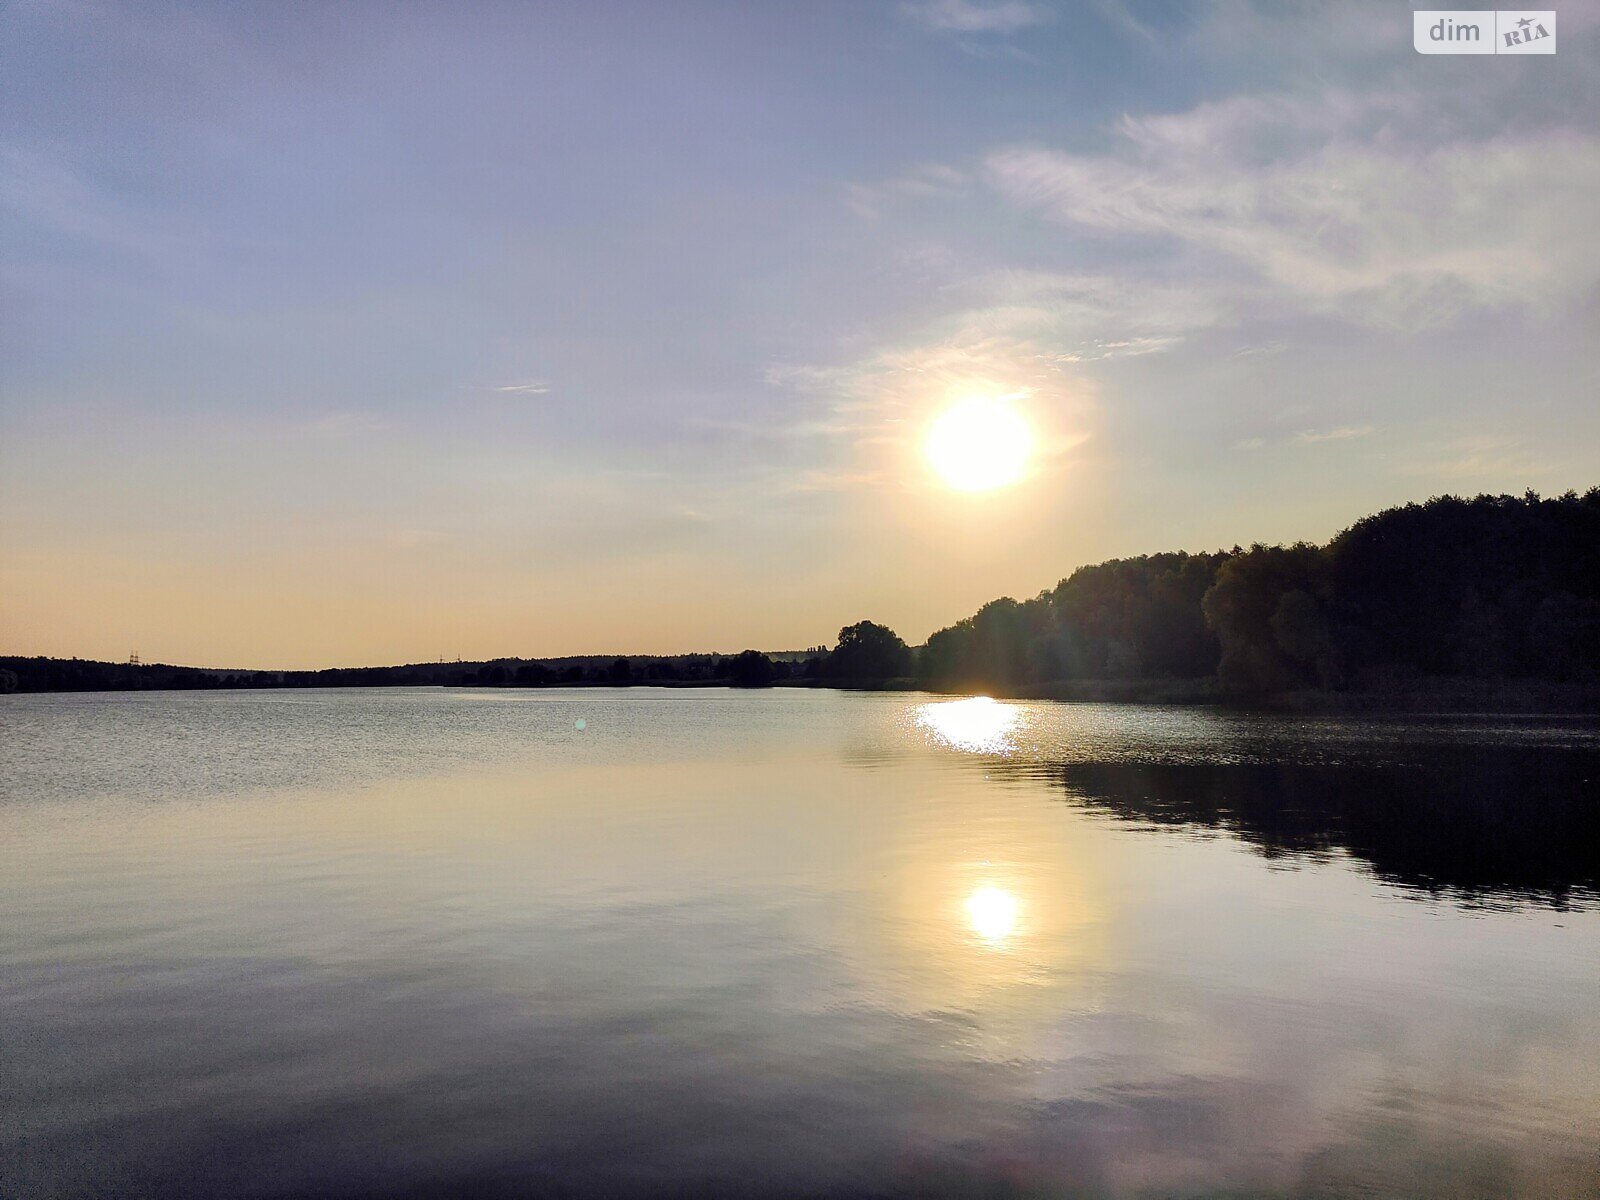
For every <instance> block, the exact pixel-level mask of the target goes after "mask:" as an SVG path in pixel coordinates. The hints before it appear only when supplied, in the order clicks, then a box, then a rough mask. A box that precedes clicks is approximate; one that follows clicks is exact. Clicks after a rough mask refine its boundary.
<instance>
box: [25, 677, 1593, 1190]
mask: <svg viewBox="0 0 1600 1200" xmlns="http://www.w3.org/2000/svg"><path fill="white" fill-rule="evenodd" d="M1597 781H1600V730H1597V728H1596V727H1595V726H1594V725H1593V724H1592V723H1589V722H1584V721H1575V720H1560V719H1548V720H1541V719H1537V718H1517V719H1510V718H1505V719H1501V718H1493V717H1473V718H1450V717H1414V718H1406V719H1388V720H1381V719H1365V718H1361V719H1357V718H1342V719H1341V718H1315V719H1313V718H1304V717H1281V716H1262V715H1250V714H1235V713H1227V712H1222V711H1218V710H1213V709H1194V708H1163V707H1152V706H1130V705H1096V704H1055V703H1049V702H1036V701H1019V702H1015V703H1012V702H1000V701H992V700H986V699H983V698H972V699H950V698H946V697H933V696H927V695H922V694H912V693H876V694H851V693H840V692H809V691H780V692H755V693H750V692H733V691H718V690H700V691H661V692H654V691H648V690H634V691H627V692H619V691H614V690H597V691H584V690H565V691H562V692H560V693H559V694H557V693H549V692H510V693H508V692H504V691H484V692H472V691H459V690H453V691H448V692H446V691H439V690H430V689H417V690H405V689H394V690H384V691H370V692H364V691H354V690H352V691H304V692H294V693H278V692H240V693H231V692H206V693H167V694H148V693H147V694H138V693H135V694H119V695H107V694H99V695H89V694H85V695H44V696H9V697H0V1196H5V1197H17V1198H29V1200H31V1198H34V1197H169V1196H172V1197H201V1196H241V1197H288V1196H329V1197H376V1196H402V1197H423V1196H429V1197H434V1196H437V1197H446V1196H450V1197H454V1196H491V1197H501V1196H504V1197H512V1196H572V1197H590V1196H596V1197H598V1196H624V1197H631V1196H647V1195H648V1196H660V1195H666V1196H703V1195H742V1196H772V1197H790V1196H795V1197H798V1196H928V1195H934V1196H938V1195H948V1196H969V1195H979V1196H991V1197H992V1196H1075V1197H1102V1196H1103V1197H1178V1196H1182V1197H1222V1196H1229V1197H1238V1196H1284V1197H1289V1196H1295V1197H1301V1196H1303V1197H1312V1196H1316V1197H1343V1196H1409V1197H1463V1196H1531V1197H1572V1196H1586V1195H1594V1194H1600V782H1597Z"/></svg>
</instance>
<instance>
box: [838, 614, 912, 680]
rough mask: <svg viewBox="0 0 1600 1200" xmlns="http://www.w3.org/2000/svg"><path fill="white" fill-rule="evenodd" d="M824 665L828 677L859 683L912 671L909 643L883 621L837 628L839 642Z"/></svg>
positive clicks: (900, 675)
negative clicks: (880, 623)
mask: <svg viewBox="0 0 1600 1200" xmlns="http://www.w3.org/2000/svg"><path fill="white" fill-rule="evenodd" d="M825 665H826V673H827V677H828V678H830V679H841V680H846V681H849V682H858V683H866V682H876V681H882V680H885V679H900V678H903V677H904V676H906V675H909V674H910V673H911V647H909V646H907V645H906V644H905V642H903V641H901V640H900V635H899V634H897V633H895V631H894V630H892V629H890V628H888V627H887V626H885V625H877V624H874V623H873V622H871V621H858V622H857V623H856V624H854V625H846V626H845V627H844V628H843V629H841V630H839V644H838V645H837V646H835V647H834V649H833V652H832V653H831V654H829V655H828V659H827V663H826V664H825Z"/></svg>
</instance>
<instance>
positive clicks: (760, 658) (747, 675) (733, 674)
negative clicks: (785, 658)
mask: <svg viewBox="0 0 1600 1200" xmlns="http://www.w3.org/2000/svg"><path fill="white" fill-rule="evenodd" d="M777 674H778V668H777V664H776V663H774V662H773V661H772V660H771V659H770V658H768V657H767V656H766V655H765V654H763V653H761V651H759V650H742V651H740V652H739V653H738V654H736V655H734V656H733V659H732V660H731V661H730V663H729V666H728V677H729V678H730V679H731V680H732V681H733V686H734V687H745V688H754V687H771V686H772V681H773V679H775V678H776V677H777Z"/></svg>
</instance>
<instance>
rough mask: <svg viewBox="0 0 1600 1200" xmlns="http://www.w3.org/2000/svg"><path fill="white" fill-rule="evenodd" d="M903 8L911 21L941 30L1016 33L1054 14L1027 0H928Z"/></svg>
mask: <svg viewBox="0 0 1600 1200" xmlns="http://www.w3.org/2000/svg"><path fill="white" fill-rule="evenodd" d="M901 11H902V12H904V13H906V14H907V15H908V16H909V17H911V19H912V20H914V21H917V22H918V23H920V24H922V25H924V26H926V27H927V28H929V29H932V30H936V31H938V32H940V33H998V34H1004V33H1016V32H1017V31H1018V30H1019V29H1027V28H1028V27H1030V26H1033V25H1042V24H1044V23H1045V22H1046V21H1049V20H1050V19H1051V18H1052V17H1053V16H1054V14H1053V13H1052V12H1051V11H1050V10H1049V9H1048V8H1046V7H1044V6H1043V5H1040V4H1028V3H1025V2H1024V0H999V2H998V3H990V4H980V3H977V2H976V0H926V2H924V3H920V4H905V5H902V6H901Z"/></svg>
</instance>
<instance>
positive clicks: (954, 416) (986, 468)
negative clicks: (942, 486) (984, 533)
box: [924, 398, 1033, 492]
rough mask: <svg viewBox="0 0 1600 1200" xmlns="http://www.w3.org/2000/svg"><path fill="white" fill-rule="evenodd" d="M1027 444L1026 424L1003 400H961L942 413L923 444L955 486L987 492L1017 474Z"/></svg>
mask: <svg viewBox="0 0 1600 1200" xmlns="http://www.w3.org/2000/svg"><path fill="white" fill-rule="evenodd" d="M1032 449H1033V434H1032V432H1031V431H1030V430H1029V429H1028V423H1027V422H1026V421H1024V420H1023V419H1022V418H1021V416H1019V415H1018V414H1017V413H1016V411H1015V410H1014V409H1012V408H1011V406H1010V405H1009V404H1007V403H1006V402H1005V401H1004V400H991V399H987V398H978V399H973V400H964V401H962V402H961V403H960V404H957V405H956V406H955V407H954V408H952V409H949V410H948V411H946V412H945V413H943V414H942V415H941V416H940V417H939V419H938V420H936V421H935V422H934V423H933V428H932V429H931V430H929V431H928V441H927V444H926V446H925V447H924V450H925V452H926V453H927V456H928V462H929V463H931V464H932V465H933V469H934V470H935V471H937V472H938V474H939V477H940V478H941V479H943V480H944V481H945V482H946V483H948V484H949V485H950V486H951V487H953V488H955V489H956V490H957V491H962V492H987V491H990V490H992V489H994V488H998V487H1004V486H1005V485H1006V484H1008V483H1015V482H1016V481H1017V480H1019V479H1021V478H1022V473H1023V471H1024V470H1025V469H1026V468H1027V465H1028V455H1029V453H1030V452H1031V451H1032Z"/></svg>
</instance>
